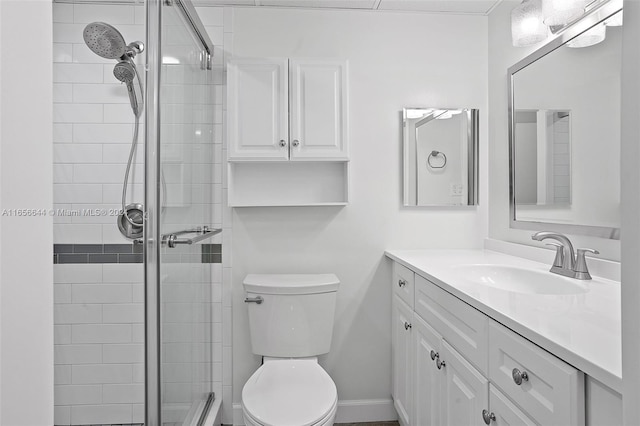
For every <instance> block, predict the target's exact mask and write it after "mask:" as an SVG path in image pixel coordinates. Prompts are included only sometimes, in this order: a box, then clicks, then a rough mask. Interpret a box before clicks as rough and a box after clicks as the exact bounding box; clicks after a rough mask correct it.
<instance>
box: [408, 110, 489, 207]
mask: <svg viewBox="0 0 640 426" xmlns="http://www.w3.org/2000/svg"><path fill="white" fill-rule="evenodd" d="M477 127H478V110H477V109H468V108H462V109H460V108H405V109H404V110H403V128H404V135H403V139H404V141H403V149H404V205H405V206H461V205H465V206H466V205H474V204H477V200H476V199H477V194H476V192H477V187H476V183H477V149H478V148H477V142H478V133H477Z"/></svg>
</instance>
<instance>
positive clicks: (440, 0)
mask: <svg viewBox="0 0 640 426" xmlns="http://www.w3.org/2000/svg"><path fill="white" fill-rule="evenodd" d="M192 1H193V3H194V5H196V6H261V7H295V8H303V9H318V8H321V9H360V10H384V11H408V12H432V13H464V14H477V15H487V14H489V12H491V10H492V9H493V8H494V7H496V6H497V5H498V3H500V2H501V1H502V0H192Z"/></svg>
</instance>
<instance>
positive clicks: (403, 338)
mask: <svg viewBox="0 0 640 426" xmlns="http://www.w3.org/2000/svg"><path fill="white" fill-rule="evenodd" d="M393 271H394V272H393V288H394V290H393V338H392V342H393V350H392V355H393V389H392V396H393V400H394V405H395V407H396V410H397V411H398V417H399V420H400V423H401V424H402V425H404V426H432V425H438V426H447V425H451V426H454V425H469V426H475V425H477V426H482V425H491V424H493V425H500V426H506V425H514V424H517V425H539V424H558V425H560V424H561V425H566V426H584V425H585V424H587V425H589V424H593V425H595V424H594V423H589V422H588V421H586V419H585V412H588V410H587V411H585V380H584V374H583V373H582V372H581V371H578V370H576V369H575V368H574V367H572V366H570V365H569V364H567V363H565V362H564V361H562V360H560V359H559V358H557V357H555V356H553V355H552V354H550V353H548V352H547V351H545V350H543V349H541V348H540V347H538V346H536V345H534V344H532V343H531V342H529V341H528V340H526V339H524V338H523V337H521V336H520V335H518V334H516V333H514V332H513V331H511V330H509V329H508V328H506V327H504V326H503V325H501V324H499V323H498V322H496V321H494V320H492V319H491V318H489V317H487V316H486V315H485V314H483V313H482V312H480V311H478V310H476V309H475V308H473V307H471V306H470V305H467V304H466V303H464V302H463V301H461V300H460V299H458V298H457V297H455V296H453V295H452V294H450V293H448V292H446V291H444V290H443V289H441V288H440V287H438V286H437V285H435V284H433V283H431V282H430V281H428V280H427V279H425V278H423V277H422V276H420V275H417V274H415V273H414V272H413V271H412V270H410V269H409V268H407V267H405V266H403V265H400V264H398V263H394V268H393ZM407 288H411V289H413V291H414V294H413V295H410V294H408V293H407ZM586 389H587V390H588V389H589V387H587V388H586ZM598 390H599V389H598V388H596V389H595V391H598ZM595 391H593V393H595Z"/></svg>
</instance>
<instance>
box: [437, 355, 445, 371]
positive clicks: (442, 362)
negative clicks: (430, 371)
mask: <svg viewBox="0 0 640 426" xmlns="http://www.w3.org/2000/svg"><path fill="white" fill-rule="evenodd" d="M437 358H438V359H437V360H436V367H438V370H442V369H443V368H444V367H446V366H447V364H446V363H445V362H444V361H440V355H438V356H437Z"/></svg>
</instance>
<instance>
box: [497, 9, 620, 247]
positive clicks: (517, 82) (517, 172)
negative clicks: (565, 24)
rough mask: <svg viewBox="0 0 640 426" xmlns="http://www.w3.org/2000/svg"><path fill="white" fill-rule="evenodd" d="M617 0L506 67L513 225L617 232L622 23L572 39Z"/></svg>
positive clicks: (597, 233)
mask: <svg viewBox="0 0 640 426" xmlns="http://www.w3.org/2000/svg"><path fill="white" fill-rule="evenodd" d="M617 3H618V6H615V5H614V2H611V3H610V4H609V5H605V6H603V7H602V8H601V10H600V11H599V12H598V13H594V14H592V15H590V16H588V17H586V18H584V20H583V21H581V22H579V23H578V24H577V25H578V26H577V27H575V26H572V27H569V28H568V29H567V30H566V32H564V33H562V35H561V36H560V37H559V38H558V39H555V40H552V42H550V43H549V44H548V45H546V46H543V47H542V48H541V49H540V50H539V51H537V52H534V53H533V54H532V55H530V56H528V57H527V58H525V59H524V60H522V61H521V62H519V63H518V64H516V65H514V66H513V67H511V68H510V69H509V76H510V90H511V94H510V97H509V102H510V105H509V112H510V116H509V119H510V161H511V176H510V179H511V227H513V228H520V229H531V230H542V229H544V230H554V231H558V232H565V233H573V234H586V235H595V236H600V237H604V238H614V239H617V238H619V228H620V169H619V165H620V116H621V111H620V99H621V93H620V92H621V86H620V85H621V64H622V30H621V28H619V27H613V26H612V27H609V26H607V27H606V38H605V39H604V40H603V41H601V42H600V43H598V44H595V45H589V46H588V47H581V48H576V47H575V43H574V44H570V42H571V40H576V39H579V38H580V37H581V36H582V37H584V34H589V31H590V30H591V29H592V28H595V27H598V28H600V27H602V26H603V24H602V22H603V21H606V20H607V19H608V18H610V17H611V16H613V14H614V13H615V12H618V11H619V10H620V7H621V2H617ZM615 7H617V8H615ZM581 45H582V43H581Z"/></svg>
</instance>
